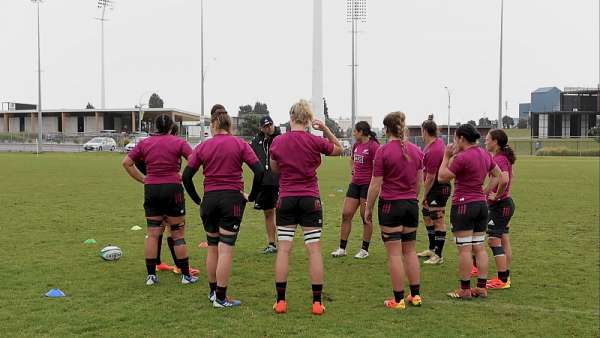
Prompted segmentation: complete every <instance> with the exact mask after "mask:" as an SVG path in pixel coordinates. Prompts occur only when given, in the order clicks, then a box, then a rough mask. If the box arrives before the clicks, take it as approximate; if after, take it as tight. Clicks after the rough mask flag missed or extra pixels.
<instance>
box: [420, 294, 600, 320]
mask: <svg viewBox="0 0 600 338" xmlns="http://www.w3.org/2000/svg"><path fill="white" fill-rule="evenodd" d="M424 303H425V304H427V303H433V304H444V305H458V304H465V305H475V306H483V307H489V308H493V309H495V310H497V309H500V310H502V309H504V310H525V311H538V312H554V313H556V312H562V313H570V314H579V315H587V316H596V317H597V316H599V315H600V313H599V312H597V311H593V310H592V311H584V310H575V309H570V308H548V307H541V306H533V305H517V304H506V303H496V302H494V301H493V300H489V299H487V300H481V299H477V298H475V299H472V300H470V301H468V300H466V301H465V300H458V299H456V300H451V299H448V300H424Z"/></svg>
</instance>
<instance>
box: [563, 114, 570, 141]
mask: <svg viewBox="0 0 600 338" xmlns="http://www.w3.org/2000/svg"><path fill="white" fill-rule="evenodd" d="M561 135H562V137H571V116H569V114H563V115H562V134H561Z"/></svg>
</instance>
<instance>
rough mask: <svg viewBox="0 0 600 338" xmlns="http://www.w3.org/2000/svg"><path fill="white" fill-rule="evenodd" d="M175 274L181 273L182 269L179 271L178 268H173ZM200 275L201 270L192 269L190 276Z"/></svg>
mask: <svg viewBox="0 0 600 338" xmlns="http://www.w3.org/2000/svg"><path fill="white" fill-rule="evenodd" d="M173 273H174V274H176V275H178V274H180V273H181V269H179V268H178V267H173ZM199 273H200V270H198V269H194V268H192V267H190V275H192V276H197V275H198V274H199Z"/></svg>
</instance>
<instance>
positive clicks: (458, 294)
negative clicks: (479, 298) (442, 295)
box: [446, 289, 473, 300]
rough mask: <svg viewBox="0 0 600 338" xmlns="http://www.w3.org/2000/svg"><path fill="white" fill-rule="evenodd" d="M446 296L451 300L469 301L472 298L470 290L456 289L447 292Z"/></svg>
mask: <svg viewBox="0 0 600 338" xmlns="http://www.w3.org/2000/svg"><path fill="white" fill-rule="evenodd" d="M446 296H448V297H450V298H453V299H465V300H468V299H471V298H472V297H473V295H472V293H471V289H457V290H454V291H452V292H448V293H447V294H446Z"/></svg>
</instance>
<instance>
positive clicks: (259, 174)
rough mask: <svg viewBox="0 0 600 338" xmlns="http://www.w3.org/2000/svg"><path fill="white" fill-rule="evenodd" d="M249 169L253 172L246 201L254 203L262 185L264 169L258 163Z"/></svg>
mask: <svg viewBox="0 0 600 338" xmlns="http://www.w3.org/2000/svg"><path fill="white" fill-rule="evenodd" d="M250 169H252V172H254V179H253V180H252V190H251V191H250V195H248V201H250V202H254V200H255V199H256V196H257V195H258V191H259V190H260V186H261V185H262V180H263V177H264V176H265V168H264V167H263V165H262V164H261V163H260V161H258V162H256V163H255V164H253V165H251V166H250Z"/></svg>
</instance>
